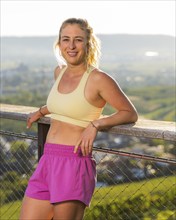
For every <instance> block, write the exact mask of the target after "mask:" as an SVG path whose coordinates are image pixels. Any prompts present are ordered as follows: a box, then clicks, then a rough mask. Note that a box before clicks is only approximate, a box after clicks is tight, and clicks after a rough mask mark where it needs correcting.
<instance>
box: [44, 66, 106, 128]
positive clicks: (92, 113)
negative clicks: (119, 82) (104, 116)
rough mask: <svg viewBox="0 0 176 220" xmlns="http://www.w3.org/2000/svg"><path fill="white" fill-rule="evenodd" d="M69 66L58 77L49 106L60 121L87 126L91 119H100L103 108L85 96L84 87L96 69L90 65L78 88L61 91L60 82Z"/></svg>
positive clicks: (52, 113)
mask: <svg viewBox="0 0 176 220" xmlns="http://www.w3.org/2000/svg"><path fill="white" fill-rule="evenodd" d="M66 68H67V67H64V68H63V69H62V70H61V72H60V74H59V76H58V78H57V79H56V81H55V83H54V85H53V87H52V89H51V91H50V93H49V96H48V99H47V103H46V104H47V108H48V110H49V112H50V113H51V118H52V119H56V120H59V121H63V122H67V123H71V124H74V125H78V126H81V127H87V126H88V124H89V123H90V121H93V120H95V119H98V118H99V117H100V115H101V112H102V110H103V108H98V107H95V106H93V105H92V104H90V103H89V102H88V101H87V100H86V98H85V96H84V89H85V85H86V82H87V79H88V77H89V74H90V73H91V72H92V70H93V69H94V67H93V66H90V67H88V69H87V70H86V72H85V73H84V74H83V76H82V78H81V80H80V82H79V85H78V86H77V88H76V89H75V90H74V91H72V92H70V93H66V94H64V93H60V92H59V91H58V85H59V82H60V80H61V78H62V76H63V74H64V72H65V70H66Z"/></svg>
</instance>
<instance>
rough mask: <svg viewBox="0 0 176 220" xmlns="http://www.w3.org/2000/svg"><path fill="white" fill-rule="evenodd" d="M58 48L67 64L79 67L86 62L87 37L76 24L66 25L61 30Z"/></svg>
mask: <svg viewBox="0 0 176 220" xmlns="http://www.w3.org/2000/svg"><path fill="white" fill-rule="evenodd" d="M59 48H60V51H61V54H62V56H63V57H64V59H65V60H66V62H67V63H68V64H71V65H79V64H81V63H84V62H85V61H86V55H87V37H86V33H85V31H83V30H82V29H81V28H80V26H79V25H78V24H67V25H66V26H65V27H64V28H63V29H62V30H61V36H60V44H59Z"/></svg>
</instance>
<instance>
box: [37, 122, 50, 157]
mask: <svg viewBox="0 0 176 220" xmlns="http://www.w3.org/2000/svg"><path fill="white" fill-rule="evenodd" d="M49 127H50V125H49V124H43V123H40V122H38V160H40V157H41V156H42V154H43V149H44V144H45V141H46V135H47V133H48V130H49Z"/></svg>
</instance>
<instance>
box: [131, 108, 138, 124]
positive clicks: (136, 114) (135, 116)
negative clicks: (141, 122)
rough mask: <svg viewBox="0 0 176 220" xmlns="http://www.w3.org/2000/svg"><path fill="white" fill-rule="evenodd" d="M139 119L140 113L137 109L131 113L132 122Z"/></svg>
mask: <svg viewBox="0 0 176 220" xmlns="http://www.w3.org/2000/svg"><path fill="white" fill-rule="evenodd" d="M137 120H138V113H137V111H133V112H132V115H131V122H132V123H135V122H137Z"/></svg>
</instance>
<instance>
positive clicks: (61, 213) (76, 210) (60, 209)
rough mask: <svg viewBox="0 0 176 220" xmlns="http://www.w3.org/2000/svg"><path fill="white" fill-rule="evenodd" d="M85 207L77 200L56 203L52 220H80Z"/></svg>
mask: <svg viewBox="0 0 176 220" xmlns="http://www.w3.org/2000/svg"><path fill="white" fill-rule="evenodd" d="M85 207H86V206H85V204H84V203H82V202H80V201H77V200H73V201H66V202H61V203H56V204H54V218H53V220H63V219H64V220H65V219H68V220H82V219H83V216H84V210H85Z"/></svg>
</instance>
